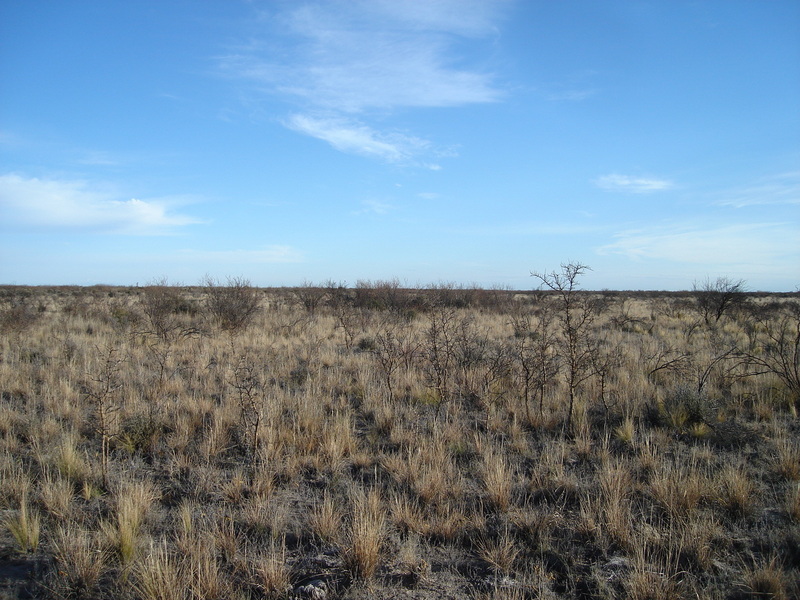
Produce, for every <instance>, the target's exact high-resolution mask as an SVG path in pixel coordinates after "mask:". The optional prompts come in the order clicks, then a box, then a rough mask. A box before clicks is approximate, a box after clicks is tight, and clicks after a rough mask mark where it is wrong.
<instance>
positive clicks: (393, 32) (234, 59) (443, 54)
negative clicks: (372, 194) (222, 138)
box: [219, 0, 507, 162]
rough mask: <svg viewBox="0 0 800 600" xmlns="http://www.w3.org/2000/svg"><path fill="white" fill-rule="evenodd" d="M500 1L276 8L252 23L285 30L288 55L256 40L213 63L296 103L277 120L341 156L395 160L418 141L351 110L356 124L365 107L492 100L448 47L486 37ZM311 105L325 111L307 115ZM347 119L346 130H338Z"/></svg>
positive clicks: (491, 88)
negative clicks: (293, 111) (388, 130)
mask: <svg viewBox="0 0 800 600" xmlns="http://www.w3.org/2000/svg"><path fill="white" fill-rule="evenodd" d="M505 4H507V1H506V0H413V1H405V2H396V1H394V0H357V1H347V2H319V3H316V2H315V3H310V2H304V3H302V4H299V5H298V4H295V3H292V4H286V5H283V6H287V7H288V9H287V10H286V11H283V12H278V13H269V14H266V13H265V17H264V19H263V20H262V22H263V23H265V24H271V25H273V26H275V27H276V28H278V27H279V28H280V30H281V31H280V33H282V34H288V36H289V38H290V41H291V42H292V43H293V45H292V46H291V52H290V53H287V52H286V51H285V48H284V50H283V51H275V48H274V47H272V46H270V43H269V42H268V41H267V40H268V39H269V37H268V36H265V37H264V38H263V39H261V40H256V41H255V42H253V41H251V42H250V43H248V44H247V45H246V46H243V47H240V48H238V49H235V50H234V51H233V52H231V53H229V54H228V55H226V56H223V57H220V58H219V64H220V67H221V68H222V70H223V71H224V72H226V73H228V74H229V75H231V76H233V77H236V78H239V79H242V80H246V81H249V82H251V83H252V84H254V85H255V86H256V89H258V90H259V91H260V92H262V93H267V94H271V95H275V94H277V95H279V96H281V97H283V98H284V99H286V100H288V101H290V102H293V103H295V104H296V105H297V106H298V108H299V107H302V109H301V110H303V113H304V114H295V115H293V116H292V117H291V118H289V119H288V120H286V121H285V123H286V124H287V126H289V127H292V128H293V129H295V130H297V131H300V132H303V133H307V134H309V135H314V136H315V137H319V138H320V139H323V140H325V141H327V142H329V143H331V144H332V145H333V146H334V148H336V149H337V150H340V151H342V152H355V153H356V154H361V155H364V156H370V157H374V158H379V159H381V160H388V161H390V162H397V161H398V157H402V160H405V158H406V157H407V154H408V153H409V152H410V153H412V154H415V153H416V152H417V151H418V150H420V149H426V148H427V144H428V143H427V142H426V143H425V144H422V145H421V146H420V145H418V144H417V142H418V141H419V140H418V138H416V137H415V136H403V135H399V134H396V133H388V134H387V133H377V132H376V131H375V130H374V128H371V127H369V126H367V125H365V124H363V123H362V122H356V121H353V119H354V116H355V115H360V116H361V117H360V119H361V120H362V121H363V120H364V119H365V115H366V114H367V113H370V112H373V111H380V112H381V113H383V114H384V115H385V113H386V112H387V111H393V110H395V109H405V108H418V107H426V108H430V107H453V106H462V105H467V104H474V103H485V102H495V101H498V100H500V99H501V98H502V97H503V92H502V90H501V89H500V87H499V86H497V85H496V83H495V81H494V78H493V76H492V74H491V73H490V72H487V71H486V70H485V69H482V68H477V67H472V68H470V67H469V66H464V61H463V58H464V57H463V56H461V55H460V54H459V53H458V52H457V48H458V44H459V43H460V42H461V41H463V40H465V39H476V38H481V37H486V36H490V35H493V34H495V33H496V23H497V21H498V18H499V16H500V14H501V13H502V9H503V6H504V5H505ZM276 56H280V57H281V59H278V60H276V58H275V57H276ZM309 111H310V112H309ZM319 111H324V112H325V113H327V114H328V115H331V117H330V118H326V119H320V118H319V117H314V116H312V115H313V114H314V113H315V112H316V113H318V112H319ZM345 117H347V118H346V119H345ZM348 120H349V121H350V126H344V125H343V123H346V122H347V121H348ZM326 121H327V122H326ZM330 121H334V122H336V121H338V123H336V124H335V125H334V124H333V123H331V122H330ZM398 135H399V138H398ZM406 137H407V139H405V138H406Z"/></svg>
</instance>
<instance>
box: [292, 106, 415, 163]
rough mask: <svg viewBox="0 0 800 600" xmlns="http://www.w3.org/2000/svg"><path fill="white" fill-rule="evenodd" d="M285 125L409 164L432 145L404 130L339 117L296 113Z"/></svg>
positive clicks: (344, 147) (343, 146)
mask: <svg viewBox="0 0 800 600" xmlns="http://www.w3.org/2000/svg"><path fill="white" fill-rule="evenodd" d="M286 126H287V127H289V128H290V129H294V130H295V131H297V132H300V133H304V134H305V135H309V136H311V137H315V138H318V139H320V140H323V141H325V142H328V143H329V144H330V145H331V146H333V147H334V148H336V149H337V150H339V151H341V152H347V153H351V154H360V155H361V156H368V157H373V158H380V159H382V160H384V161H386V162H391V163H408V162H411V161H412V160H413V157H414V156H415V155H417V154H420V153H422V152H424V151H425V150H426V149H428V148H429V147H430V142H428V141H427V140H423V139H421V138H417V137H414V136H409V135H404V134H401V133H396V132H395V133H379V132H377V131H374V130H373V129H371V128H370V127H368V126H366V125H363V124H361V123H359V122H357V121H353V120H350V119H343V118H339V117H331V118H317V117H312V116H308V115H301V114H295V115H292V116H291V117H289V119H287V121H286Z"/></svg>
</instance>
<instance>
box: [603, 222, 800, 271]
mask: <svg viewBox="0 0 800 600" xmlns="http://www.w3.org/2000/svg"><path fill="white" fill-rule="evenodd" d="M614 237H615V238H616V240H617V241H615V242H613V243H611V244H608V245H606V246H603V247H601V248H599V249H598V253H600V254H621V255H624V256H627V257H628V258H631V259H634V260H637V261H644V260H667V261H674V262H679V263H686V264H707V265H717V266H718V267H719V268H722V267H725V266H747V267H748V268H761V269H764V268H778V267H783V266H785V265H795V266H794V267H792V269H793V270H794V271H797V267H796V265H797V264H800V262H797V261H798V260H800V256H798V255H799V254H800V231H798V229H797V227H796V226H794V225H793V224H791V223H749V224H734V225H720V226H718V227H702V226H698V225H694V224H689V225H684V226H672V227H652V228H643V229H637V230H629V231H623V232H621V233H618V234H617V235H615V236H614Z"/></svg>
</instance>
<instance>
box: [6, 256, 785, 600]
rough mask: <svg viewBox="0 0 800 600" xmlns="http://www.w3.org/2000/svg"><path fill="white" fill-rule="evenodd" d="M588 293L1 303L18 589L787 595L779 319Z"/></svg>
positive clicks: (723, 292) (772, 303) (718, 299)
mask: <svg viewBox="0 0 800 600" xmlns="http://www.w3.org/2000/svg"><path fill="white" fill-rule="evenodd" d="M587 268H588V267H586V266H584V265H582V264H579V263H569V264H565V265H562V266H561V268H560V269H557V270H555V271H550V272H542V273H539V274H536V277H537V278H538V281H539V282H540V283H541V287H542V289H541V290H538V291H534V292H511V291H508V290H473V289H467V288H463V287H459V286H454V285H448V284H440V285H436V286H431V287H429V288H425V289H415V290H406V289H402V288H401V287H400V286H399V284H398V283H397V282H396V281H394V280H390V281H377V282H358V284H357V285H356V286H354V287H352V288H349V287H347V286H344V285H343V284H336V283H332V282H329V283H324V284H318V285H315V284H312V283H309V284H306V285H304V286H303V287H302V288H298V289H293V290H282V289H272V290H263V289H257V288H254V287H252V286H251V285H250V283H249V282H248V281H247V280H244V279H228V280H227V283H226V284H220V283H218V282H216V281H212V280H210V279H207V280H206V281H205V282H204V283H203V285H201V286H198V287H185V286H177V285H171V284H169V283H168V282H167V280H165V279H161V280H156V281H155V282H153V283H152V284H150V285H148V286H146V287H143V288H107V287H103V288H78V287H71V288H15V287H7V288H3V289H1V290H0V358H1V359H2V360H0V510H2V511H3V519H2V521H1V522H2V526H3V528H4V530H5V532H6V533H5V535H4V536H2V537H0V546H2V547H1V548H0V551H1V552H2V556H6V557H16V558H18V559H19V560H20V561H21V562H23V563H24V564H32V565H33V564H35V565H37V567H36V568H35V569H32V571H31V576H30V579H29V580H28V581H27V582H20V584H19V585H18V586H17V587H18V591H20V594H27V595H29V596H32V597H36V598H54V599H55V598H102V597H114V598H121V599H123V600H145V599H150V598H241V599H243V600H244V599H253V600H255V599H260V598H274V599H287V600H288V599H292V600H294V599H299V598H327V599H330V600H332V599H336V598H341V599H349V600H361V599H366V598H376V597H399V596H403V597H408V598H420V599H426V598H439V597H442V598H476V599H477V598H515V599H530V598H540V597H541V598H563V599H578V598H581V599H583V598H590V599H597V600H600V599H606V598H698V597H702V598H720V599H722V598H730V599H735V598H763V597H773V598H793V597H800V585H798V583H797V582H798V581H800V562H798V557H800V487H799V484H798V482H800V466H798V465H800V438H799V437H798V431H800V424H799V423H798V408H800V405H799V404H798V402H800V383H798V381H799V380H798V376H797V373H798V372H800V365H798V357H799V356H800V348H799V346H798V343H800V333H799V332H800V295H798V294H796V293H795V294H773V295H764V294H756V293H746V292H745V291H744V284H743V283H742V282H736V281H729V280H726V279H724V278H723V279H719V280H709V282H707V284H698V285H696V286H695V289H694V290H691V291H687V292H684V293H633V292H632V293H625V294H623V293H611V292H607V293H598V292H590V291H584V290H582V289H580V286H579V284H580V279H581V277H582V275H583V274H584V272H585V271H586V269H587ZM20 307H22V308H20ZM12 315H17V317H19V318H17V317H13V316H12ZM15 319H16V320H15ZM17 321H19V323H18V324H17ZM23 586H24V587H25V588H26V589H25V590H24V591H23V590H22V589H21V588H22V587H23Z"/></svg>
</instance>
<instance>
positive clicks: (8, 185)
mask: <svg viewBox="0 0 800 600" xmlns="http://www.w3.org/2000/svg"><path fill="white" fill-rule="evenodd" d="M170 204H172V201H171V200H170V199H155V200H154V199H149V200H140V199H137V198H130V199H127V200H122V199H119V197H118V195H117V194H116V193H115V192H114V191H113V190H111V189H108V188H106V187H104V186H102V185H97V184H90V183H88V182H86V181H74V180H63V179H38V178H27V177H22V176H20V175H17V174H14V173H10V174H5V175H0V216H1V217H2V221H3V223H4V224H5V225H6V226H29V227H30V226H32V227H41V228H60V229H91V230H96V231H101V232H107V233H124V234H133V235H156V234H163V233H168V232H170V231H173V230H174V229H175V228H178V227H183V226H186V225H191V224H195V223H199V222H200V221H199V220H197V219H195V218H193V217H190V216H188V215H182V214H178V213H175V212H174V211H173V210H172V209H171V207H170Z"/></svg>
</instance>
